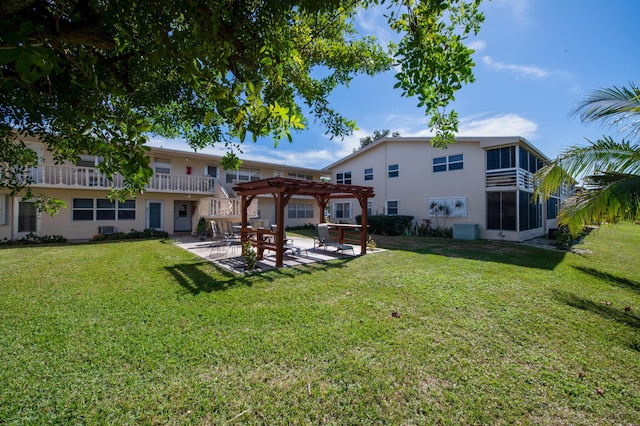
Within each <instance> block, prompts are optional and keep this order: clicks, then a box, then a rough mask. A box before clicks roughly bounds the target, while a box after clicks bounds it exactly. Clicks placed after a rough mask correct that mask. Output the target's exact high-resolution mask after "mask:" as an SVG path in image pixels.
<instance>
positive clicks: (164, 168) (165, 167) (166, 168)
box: [153, 158, 171, 174]
mask: <svg viewBox="0 0 640 426" xmlns="http://www.w3.org/2000/svg"><path fill="white" fill-rule="evenodd" d="M153 166H154V170H155V172H156V173H164V174H169V173H171V160H170V159H168V158H156V159H155V161H154V162H153Z"/></svg>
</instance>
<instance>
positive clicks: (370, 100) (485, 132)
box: [151, 0, 640, 168]
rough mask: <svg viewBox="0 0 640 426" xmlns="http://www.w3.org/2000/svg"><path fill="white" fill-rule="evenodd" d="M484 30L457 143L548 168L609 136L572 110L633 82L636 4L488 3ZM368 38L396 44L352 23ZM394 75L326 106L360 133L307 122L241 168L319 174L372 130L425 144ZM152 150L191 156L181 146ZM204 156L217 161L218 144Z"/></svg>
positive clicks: (461, 104)
mask: <svg viewBox="0 0 640 426" xmlns="http://www.w3.org/2000/svg"><path fill="white" fill-rule="evenodd" d="M482 9H483V11H484V13H485V22H484V25H483V27H482V29H481V31H480V33H479V34H478V36H475V37H472V38H469V39H468V40H467V42H468V45H469V46H470V47H472V48H473V49H475V50H476V52H475V53H474V56H473V57H474V61H475V63H476V66H475V68H474V74H475V76H476V81H475V82H474V83H472V84H470V85H467V86H465V87H463V88H462V89H461V90H460V91H459V92H457V95H456V101H455V102H454V103H453V104H452V107H453V109H455V110H456V111H457V112H458V115H459V117H460V132H459V135H460V136H523V137H525V138H526V139H527V140H529V141H530V142H531V143H533V144H534V145H535V146H537V147H538V148H539V149H540V150H541V151H542V152H543V153H545V154H546V155H547V156H548V157H550V158H555V157H556V156H557V154H558V153H559V152H561V151H562V150H563V149H565V148H567V147H569V146H572V145H584V144H585V143H586V141H585V138H588V139H591V140H595V139H597V138H599V137H601V136H602V135H603V134H607V135H611V134H613V130H611V129H608V128H603V127H600V126H598V125H596V124H584V123H581V122H580V120H579V119H578V118H577V117H573V116H571V114H570V113H571V110H572V108H573V107H574V105H575V104H576V102H578V101H579V100H581V99H582V98H584V97H585V95H587V94H589V93H590V92H592V91H594V90H596V89H600V88H607V87H611V86H622V85H627V84H628V83H629V82H630V81H633V82H638V79H639V75H638V74H637V72H638V70H640V55H638V52H639V50H640V30H638V29H637V17H638V16H640V1H639V0H609V1H606V2H605V1H602V0H492V1H487V0H485V1H484V3H483V6H482ZM356 23H357V25H358V27H359V28H360V29H361V30H362V31H363V33H365V34H373V35H375V36H376V37H378V39H380V40H381V41H387V40H388V39H390V38H391V37H392V34H391V33H390V32H389V31H388V29H387V27H386V22H385V20H384V17H383V16H382V13H381V11H367V12H365V13H362V14H361V15H360V16H359V17H358V19H357V22H356ZM394 84H395V80H394V77H393V74H392V73H387V74H384V75H379V76H376V77H373V78H372V77H367V76H362V77H358V78H356V79H355V80H354V81H353V82H352V83H351V84H350V86H349V87H348V88H339V89H337V90H336V91H335V93H334V94H333V95H332V96H331V102H332V105H333V106H334V107H335V108H336V109H337V110H338V111H340V112H341V113H343V114H344V115H345V116H347V117H348V118H350V119H355V120H356V122H357V124H358V128H359V130H357V131H355V132H354V134H353V135H352V136H348V137H345V138H344V139H339V138H338V139H334V140H330V139H329V136H328V135H325V129H324V128H322V127H321V126H320V125H316V124H314V123H313V122H311V123H310V128H309V129H308V130H305V131H304V132H298V133H294V134H293V143H289V142H288V141H287V140H283V141H281V142H280V144H279V145H278V147H277V148H275V149H274V146H273V141H272V139H270V138H265V139H263V140H260V141H259V142H258V143H255V144H254V143H252V142H245V143H244V144H243V147H242V150H243V153H242V154H240V158H242V159H247V160H257V161H267V162H273V163H277V164H286V165H291V166H299V167H308V168H323V167H325V166H327V165H329V164H331V163H333V162H334V161H336V160H338V159H340V158H342V157H344V156H345V155H348V154H350V153H352V152H353V149H354V148H356V147H357V146H358V145H359V140H360V138H362V137H365V136H369V135H371V134H372V133H373V131H374V130H376V129H390V130H392V131H398V132H400V134H401V136H428V135H430V131H429V128H428V127H427V123H428V119H427V117H425V116H424V113H423V112H422V110H421V109H419V108H417V106H416V105H417V102H418V101H417V99H415V98H402V97H401V96H400V91H399V90H396V89H393V85H394ZM151 145H153V146H164V147H165V148H172V149H183V150H189V149H190V148H189V147H188V146H187V145H186V144H185V143H184V142H181V141H178V140H175V141H167V140H160V139H153V138H152V140H151ZM203 152H208V153H212V154H218V155H221V154H222V153H224V144H220V146H219V147H215V148H209V149H206V150H205V151H203Z"/></svg>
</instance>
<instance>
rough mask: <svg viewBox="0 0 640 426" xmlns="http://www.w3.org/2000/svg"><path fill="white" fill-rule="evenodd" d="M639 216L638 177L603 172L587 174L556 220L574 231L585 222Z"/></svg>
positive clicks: (639, 184) (577, 230)
mask: <svg viewBox="0 0 640 426" xmlns="http://www.w3.org/2000/svg"><path fill="white" fill-rule="evenodd" d="M638 218H640V176H638V175H636V174H627V173H617V172H606V173H602V174H599V175H593V176H588V177H587V178H586V179H585V188H584V189H583V190H582V191H580V192H578V193H577V194H576V195H575V196H574V197H572V198H570V199H568V200H567V201H566V202H565V204H564V205H563V207H562V209H561V210H560V214H559V215H558V221H559V222H560V223H562V224H566V225H568V227H569V229H570V231H571V233H573V234H577V233H578V232H579V231H580V230H582V228H583V227H584V226H585V225H590V224H594V223H601V222H610V223H616V222H618V221H620V220H622V219H630V220H636V219H638Z"/></svg>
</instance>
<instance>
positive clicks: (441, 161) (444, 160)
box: [431, 153, 464, 173]
mask: <svg viewBox="0 0 640 426" xmlns="http://www.w3.org/2000/svg"><path fill="white" fill-rule="evenodd" d="M459 156H461V157H462V159H460V160H458V159H452V158H453V157H459ZM458 164H460V165H462V167H460V168H456V169H451V166H452V165H458ZM436 167H437V168H440V169H442V170H436ZM431 170H432V171H433V173H442V172H453V171H456V170H464V154H462V153H460V154H453V155H444V156H442V157H434V158H433V159H432V160H431Z"/></svg>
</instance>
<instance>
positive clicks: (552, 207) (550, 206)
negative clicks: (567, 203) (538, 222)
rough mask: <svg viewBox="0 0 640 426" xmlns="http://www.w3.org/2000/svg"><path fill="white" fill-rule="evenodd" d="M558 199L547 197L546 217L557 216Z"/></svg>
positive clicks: (552, 217)
mask: <svg viewBox="0 0 640 426" xmlns="http://www.w3.org/2000/svg"><path fill="white" fill-rule="evenodd" d="M558 204H559V203H558V199H557V198H553V197H551V198H549V199H548V200H547V219H555V218H557V217H558Z"/></svg>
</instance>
